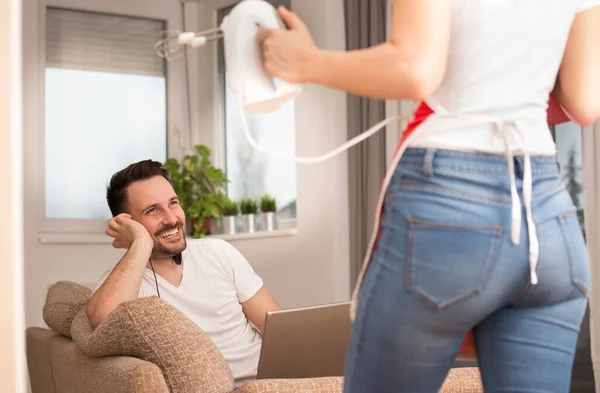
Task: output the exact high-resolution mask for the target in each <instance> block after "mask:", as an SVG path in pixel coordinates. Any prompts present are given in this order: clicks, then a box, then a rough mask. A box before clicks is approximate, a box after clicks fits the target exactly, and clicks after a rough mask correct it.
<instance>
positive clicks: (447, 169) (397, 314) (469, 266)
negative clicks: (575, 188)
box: [344, 149, 590, 393]
mask: <svg viewBox="0 0 600 393" xmlns="http://www.w3.org/2000/svg"><path fill="white" fill-rule="evenodd" d="M522 168H523V166H522V157H515V176H516V178H517V188H518V190H519V194H520V195H522V187H521V186H522ZM532 172H533V202H532V209H533V214H534V220H535V223H536V226H537V233H538V237H539V241H540V257H539V263H538V267H537V273H538V277H539V283H538V284H537V285H535V286H532V285H530V283H529V278H530V274H529V273H530V271H529V261H528V240H527V239H528V236H527V228H526V225H527V224H526V220H522V228H521V232H520V234H521V235H520V236H521V240H520V244H519V245H514V244H513V243H512V242H511V240H510V228H511V194H510V182H509V172H508V165H507V161H506V158H505V157H504V156H495V155H486V154H471V153H463V152H455V151H445V150H438V151H436V150H429V149H427V150H426V149H408V150H407V151H406V152H405V154H404V156H403V157H402V159H401V161H400V163H399V164H398V167H397V169H396V172H395V174H394V177H393V179H392V181H391V182H390V184H389V186H388V188H387V190H386V192H387V194H386V199H385V210H384V213H383V216H382V218H381V235H380V239H379V241H378V243H377V246H376V247H375V250H374V252H373V255H372V263H371V265H370V266H369V268H368V270H367V273H366V275H365V277H364V281H363V283H362V289H361V292H360V296H359V300H358V305H357V314H356V321H355V323H354V326H353V331H352V338H351V342H350V347H349V350H348V356H347V361H346V371H345V375H346V378H345V386H344V392H346V393H358V392H360V393H386V392H407V393H434V392H437V391H438V389H439V388H440V386H441V385H442V383H443V381H444V379H445V377H446V374H447V372H448V370H449V368H450V367H451V366H452V364H453V362H454V360H455V357H456V355H457V352H458V350H459V347H460V346H461V343H462V342H463V339H464V337H465V334H466V333H467V332H468V331H469V330H471V329H473V334H474V338H475V346H476V351H477V357H478V363H479V367H480V370H481V374H482V379H483V383H484V389H485V392H486V393H494V392H511V393H515V392H531V393H533V392H536V393H537V392H552V393H557V392H565V393H566V392H568V391H569V386H570V381H571V368H572V364H573V358H574V353H575V347H576V342H577V336H578V334H579V327H580V324H581V321H582V318H583V315H584V312H585V309H586V305H587V294H588V292H589V290H590V267H589V259H588V254H587V249H586V245H585V242H584V238H583V235H582V231H581V229H580V226H579V222H578V219H577V215H576V211H575V207H574V205H573V203H572V201H571V198H570V196H569V194H568V193H567V191H566V190H565V188H564V186H563V185H562V183H561V179H560V174H559V170H558V165H557V162H556V159H555V158H554V157H540V156H534V157H532ZM521 200H523V199H522V197H521ZM522 216H523V217H525V212H524V211H523V215H522Z"/></svg>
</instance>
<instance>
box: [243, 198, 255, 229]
mask: <svg viewBox="0 0 600 393" xmlns="http://www.w3.org/2000/svg"><path fill="white" fill-rule="evenodd" d="M240 210H241V211H242V230H243V231H244V232H254V230H255V228H256V222H255V218H256V213H258V203H256V200H254V199H252V198H243V199H242V200H241V201H240Z"/></svg>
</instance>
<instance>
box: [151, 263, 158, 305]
mask: <svg viewBox="0 0 600 393" xmlns="http://www.w3.org/2000/svg"><path fill="white" fill-rule="evenodd" d="M150 267H151V268H152V273H154V284H155V285H156V293H157V294H158V297H159V298H160V291H159V289H158V279H157V278H156V272H155V271H154V265H153V264H152V258H150Z"/></svg>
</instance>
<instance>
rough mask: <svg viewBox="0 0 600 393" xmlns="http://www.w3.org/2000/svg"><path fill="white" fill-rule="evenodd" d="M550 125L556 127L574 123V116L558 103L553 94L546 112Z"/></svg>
mask: <svg viewBox="0 0 600 393" xmlns="http://www.w3.org/2000/svg"><path fill="white" fill-rule="evenodd" d="M546 114H547V118H548V125H551V126H552V125H555V124H561V123H567V122H570V121H574V119H573V116H572V115H571V114H570V113H569V112H568V111H567V110H566V109H565V108H563V106H562V105H560V104H559V103H558V101H556V98H555V97H554V95H553V94H550V98H549V100H548V110H547V111H546Z"/></svg>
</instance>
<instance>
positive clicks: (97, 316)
mask: <svg viewBox="0 0 600 393" xmlns="http://www.w3.org/2000/svg"><path fill="white" fill-rule="evenodd" d="M85 313H86V315H87V317H88V320H89V321H90V325H92V328H93V329H96V327H98V325H100V323H102V321H103V320H104V319H105V318H106V317H107V316H108V314H109V313H108V312H106V311H105V310H102V309H99V308H98V307H97V306H96V305H95V304H94V303H92V302H89V303H88V304H87V305H86V306H85Z"/></svg>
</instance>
